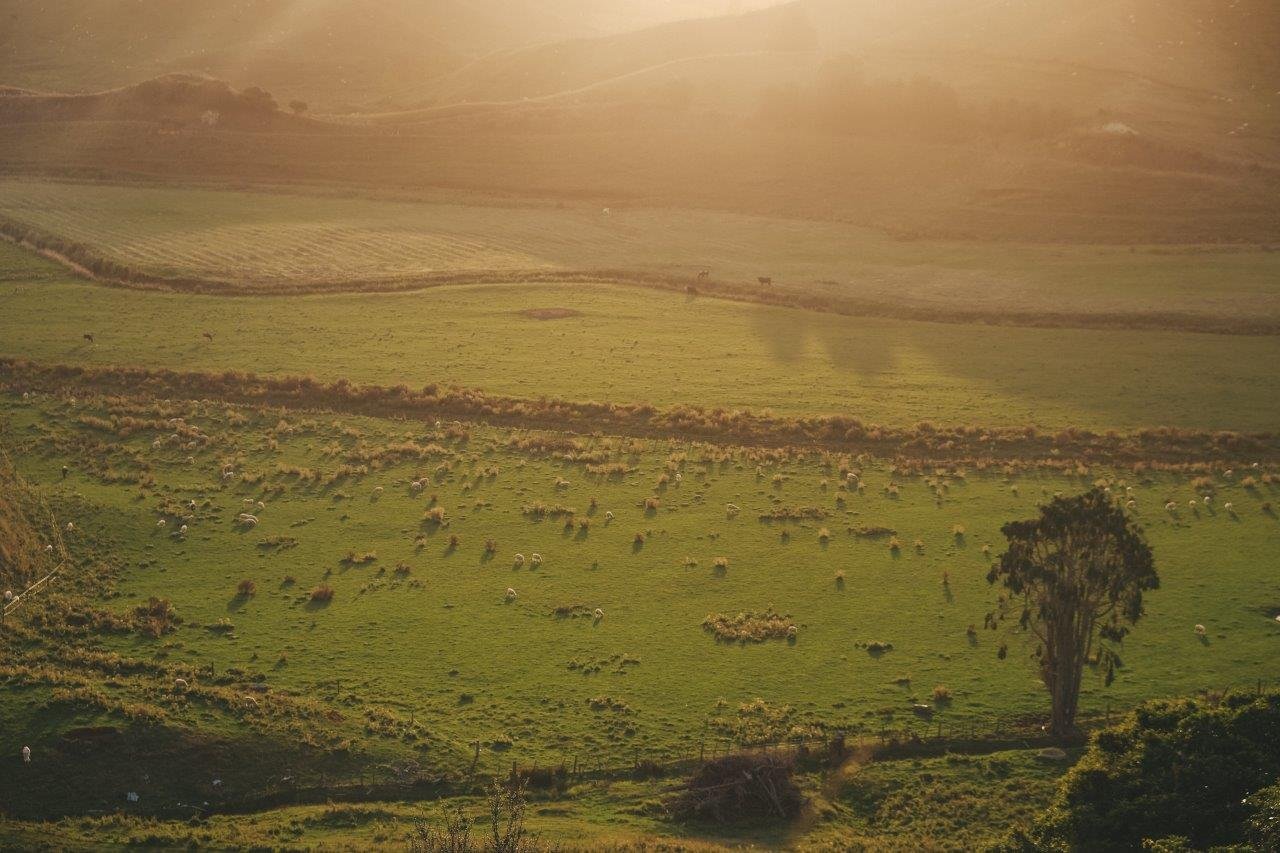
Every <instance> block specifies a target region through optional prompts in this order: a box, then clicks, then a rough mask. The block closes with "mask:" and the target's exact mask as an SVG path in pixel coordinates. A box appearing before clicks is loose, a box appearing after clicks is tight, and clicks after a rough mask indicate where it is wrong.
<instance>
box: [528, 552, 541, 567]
mask: <svg viewBox="0 0 1280 853" xmlns="http://www.w3.org/2000/svg"><path fill="white" fill-rule="evenodd" d="M529 562H530V563H532V564H533V565H535V566H541V565H542V555H541V554H531V555H530V556H529Z"/></svg>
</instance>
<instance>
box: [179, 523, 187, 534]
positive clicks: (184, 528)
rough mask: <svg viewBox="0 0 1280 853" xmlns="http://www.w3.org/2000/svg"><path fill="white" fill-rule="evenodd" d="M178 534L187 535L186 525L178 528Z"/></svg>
mask: <svg viewBox="0 0 1280 853" xmlns="http://www.w3.org/2000/svg"><path fill="white" fill-rule="evenodd" d="M178 534H179V535H181V536H186V535H187V526H186V525H185V524H184V525H182V526H181V527H179V528H178Z"/></svg>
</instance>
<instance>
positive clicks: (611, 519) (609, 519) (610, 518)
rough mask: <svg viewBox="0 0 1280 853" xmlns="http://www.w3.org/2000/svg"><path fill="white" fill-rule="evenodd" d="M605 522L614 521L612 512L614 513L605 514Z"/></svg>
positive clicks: (607, 512)
mask: <svg viewBox="0 0 1280 853" xmlns="http://www.w3.org/2000/svg"><path fill="white" fill-rule="evenodd" d="M604 520H605V521H613V512H612V511H606V512H605V514H604Z"/></svg>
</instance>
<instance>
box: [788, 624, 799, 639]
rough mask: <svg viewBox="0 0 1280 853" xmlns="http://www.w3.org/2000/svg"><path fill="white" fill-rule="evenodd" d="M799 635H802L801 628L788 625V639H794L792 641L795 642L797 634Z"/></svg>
mask: <svg viewBox="0 0 1280 853" xmlns="http://www.w3.org/2000/svg"><path fill="white" fill-rule="evenodd" d="M799 633H800V629H799V628H797V627H796V626H795V625H788V626H787V637H788V639H792V640H794V639H795V638H796V635H797V634H799Z"/></svg>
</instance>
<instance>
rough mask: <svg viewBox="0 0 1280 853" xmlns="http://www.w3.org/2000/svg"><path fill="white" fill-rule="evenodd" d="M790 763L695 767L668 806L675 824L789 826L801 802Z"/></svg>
mask: <svg viewBox="0 0 1280 853" xmlns="http://www.w3.org/2000/svg"><path fill="white" fill-rule="evenodd" d="M794 772H795V767H794V764H793V763H792V760H791V759H790V758H789V757H786V756H782V755H776V754H767V753H750V754H736V755H726V756H725V757H723V758H717V759H715V760H713V761H708V762H707V763H706V764H703V765H702V766H701V767H699V768H698V769H697V770H696V771H695V772H694V774H693V776H691V777H690V778H689V780H688V781H687V782H685V783H684V784H683V785H681V787H680V789H679V790H678V791H677V793H676V794H674V795H673V796H672V797H671V798H670V799H669V800H668V802H667V808H668V810H669V812H670V813H671V816H672V817H674V818H675V819H676V820H679V821H685V822H688V821H715V822H716V823H736V822H739V821H753V820H758V819H760V818H771V819H777V820H788V819H790V818H793V817H795V816H796V815H797V814H799V813H800V809H801V808H802V807H803V806H804V802H805V801H804V796H803V795H802V794H801V793H800V789H799V788H798V787H797V786H796V784H795V781H794V779H793V778H792V777H793V774H794Z"/></svg>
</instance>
